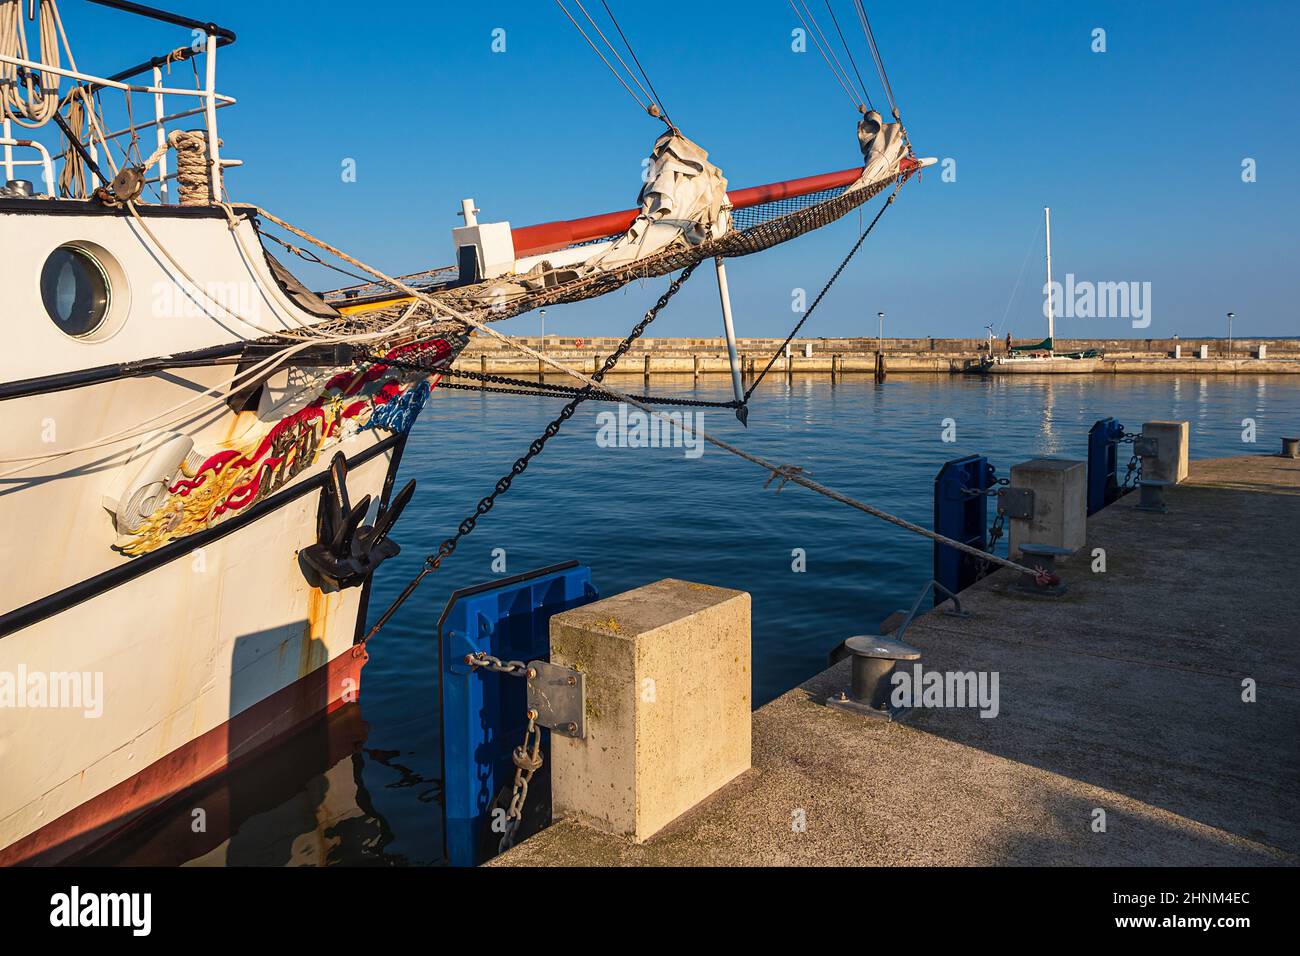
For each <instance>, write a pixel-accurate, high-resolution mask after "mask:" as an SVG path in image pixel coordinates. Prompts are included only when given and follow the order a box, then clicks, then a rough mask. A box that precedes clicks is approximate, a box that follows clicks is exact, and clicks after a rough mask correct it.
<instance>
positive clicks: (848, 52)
mask: <svg viewBox="0 0 1300 956" xmlns="http://www.w3.org/2000/svg"><path fill="white" fill-rule="evenodd" d="M826 12H827V13H829V14H830V15H831V23H833V24H835V32H836V33H838V34H839V35H840V42H841V43H842V44H844V53H845V54H846V55H847V56H848V58H849V64H850V65H851V66H852V67H853V75H854V76H856V77H857V78H858V85H859V86H860V87H862V95H863V96H865V97H866V98H867V107H868V108H869V109H873V110H874V109H875V108H876V106H875V104H874V103H872V102H871V94H870V93H869V92H867V84H866V83H865V82H863V80H862V73H861V72H860V71H859V70H858V61H857V60H855V59H854V58H853V50H851V49H850V48H849V41H848V40H846V39H845V38H844V31H843V30H841V29H840V21H839V18H838V17H836V16H835V10H834V9H833V8H832V7H831V0H826Z"/></svg>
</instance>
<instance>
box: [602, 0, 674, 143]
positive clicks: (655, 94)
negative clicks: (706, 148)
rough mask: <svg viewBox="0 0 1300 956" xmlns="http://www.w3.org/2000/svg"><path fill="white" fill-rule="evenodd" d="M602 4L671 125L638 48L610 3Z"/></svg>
mask: <svg viewBox="0 0 1300 956" xmlns="http://www.w3.org/2000/svg"><path fill="white" fill-rule="evenodd" d="M600 5H601V6H603V7H604V8H605V12H606V13H608V14H609V19H610V22H611V23H613V24H614V29H615V30H617V31H618V35H619V36H620V37H622V38H623V45H624V46H626V47H627V52H628V53H629V54H631V56H632V62H633V63H635V64H636V68H637V69H638V70H640V71H641V76H642V77H643V78H644V79H645V82H646V86H648V87H650V92H651V93H653V94H654V100H655V103H657V104H658V105H659V109H660V110H661V111H662V112H663V114H664V122H665V123H667V124H668V125H669V126H672V125H673V121H672V120H671V119H669V118H668V108H667V107H666V106H664V101H663V99H661V98H660V96H659V91H658V90H656V89H655V85H654V84H653V83H651V82H650V74H648V73H646V71H645V67H643V66H642V65H641V61H640V59H638V58H637V55H636V50H634V49H632V44H631V43H630V42H629V41H628V38H627V35H626V34H625V33H623V28H622V27H621V26H619V25H618V17H616V16H614V11H613V10H611V9H610V8H609V4H608V3H606V2H605V0H600ZM626 65H627V64H624V66H626Z"/></svg>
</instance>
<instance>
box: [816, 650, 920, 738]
mask: <svg viewBox="0 0 1300 956" xmlns="http://www.w3.org/2000/svg"><path fill="white" fill-rule="evenodd" d="M841 646H842V647H843V648H844V650H845V651H847V652H848V654H849V655H850V656H851V659H852V663H851V665H850V667H851V672H850V679H849V690H848V693H845V692H843V691H841V692H840V694H839V696H838V697H832V698H830V699H829V700H827V701H826V703H827V704H828V705H830V706H832V707H836V708H839V709H841V710H848V711H851V712H852V713H857V714H866V715H867V716H870V717H883V718H885V719H886V720H893V719H894V718H895V717H897V716H899V714H900V713H901V711H900V710H898V709H895V708H891V707H890V706H889V694H890V691H891V690H893V687H892V684H891V681H890V677H891V676H892V675H893V673H894V666H895V665H896V664H897V663H898V662H899V661H916V660H920V659H921V652H920V651H919V650H918V649H917V648H915V647H913V646H912V645H910V644H904V643H903V642H902V641H896V640H894V639H893V638H890V637H882V636H878V635H874V634H861V635H858V636H857V637H850V638H849V639H848V640H846V641H845V642H844V643H843V645H841Z"/></svg>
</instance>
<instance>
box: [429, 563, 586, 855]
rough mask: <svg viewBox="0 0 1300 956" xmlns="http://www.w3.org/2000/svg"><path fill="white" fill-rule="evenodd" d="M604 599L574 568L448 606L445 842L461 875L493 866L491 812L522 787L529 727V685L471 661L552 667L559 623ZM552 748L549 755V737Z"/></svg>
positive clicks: (460, 596) (443, 665)
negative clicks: (563, 614)
mask: <svg viewBox="0 0 1300 956" xmlns="http://www.w3.org/2000/svg"><path fill="white" fill-rule="evenodd" d="M599 596H600V595H599V593H598V592H597V591H596V588H595V586H594V585H593V584H592V583H591V569H590V568H587V567H584V566H582V565H580V564H578V562H576V561H569V562H566V563H565V564H557V565H553V566H552V567H548V568H541V569H538V570H536V571H528V572H525V573H524V574H517V575H514V576H512V577H508V578H502V579H500V580H497V581H490V582H486V583H484V584H478V585H474V586H473V587H468V588H462V589H461V590H459V591H456V592H454V593H453V594H452V595H451V597H450V598H449V599H448V601H447V606H446V608H445V609H444V610H443V612H442V617H441V618H439V620H438V671H439V696H440V699H441V712H442V779H443V798H444V808H445V814H446V816H445V821H444V824H445V825H444V830H443V834H444V836H443V839H444V846H445V850H446V855H447V859H448V861H449V862H450V863H451V864H452V865H454V866H475V865H477V864H479V863H481V862H483V860H482V854H481V852H480V846H481V845H482V843H483V836H484V833H485V832H487V828H488V826H489V820H488V815H489V811H490V807H491V803H492V800H493V798H494V797H495V796H496V794H497V792H498V791H499V790H500V789H501V787H503V786H504V785H506V784H507V783H508V782H510V781H511V780H512V779H513V778H514V769H515V768H514V764H513V762H512V761H511V757H510V755H511V751H512V750H513V749H514V748H515V747H516V746H518V745H519V744H520V743H521V742H522V740H523V734H524V728H525V726H526V725H527V722H528V721H527V717H526V716H525V713H524V711H525V702H526V689H525V686H524V681H523V680H521V679H520V678H518V677H511V676H509V675H505V674H498V673H493V672H485V671H482V670H475V669H473V668H470V667H469V666H467V665H466V664H465V656H466V655H467V654H474V653H477V652H479V651H486V652H487V653H488V654H491V655H492V656H493V657H498V658H501V659H502V660H520V661H525V662H527V661H530V660H549V658H550V652H551V640H550V630H549V628H550V620H551V615H553V614H557V613H559V612H560V611H566V610H568V609H569V608H573V607H578V606H579V605H582V604H588V603H590V602H592V601H594V600H596V599H597V598H599ZM543 747H544V748H549V733H548V734H545V735H544V736H543ZM547 755H548V757H549V750H548V749H547ZM547 766H549V760H548V762H547Z"/></svg>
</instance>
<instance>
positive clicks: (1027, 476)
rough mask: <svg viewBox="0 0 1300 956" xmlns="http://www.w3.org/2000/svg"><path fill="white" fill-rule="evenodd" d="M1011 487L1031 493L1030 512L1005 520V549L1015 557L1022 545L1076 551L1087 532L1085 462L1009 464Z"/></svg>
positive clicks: (1045, 460)
mask: <svg viewBox="0 0 1300 956" xmlns="http://www.w3.org/2000/svg"><path fill="white" fill-rule="evenodd" d="M1011 487H1012V488H1028V489H1030V490H1031V491H1033V493H1034V502H1033V514H1032V516H1030V517H1028V518H1022V517H1016V516H1015V515H1014V514H1013V515H1011V516H1009V518H1008V520H1007V529H1008V530H1007V548H1008V551H1009V553H1010V555H1011V557H1012V558H1013V559H1014V558H1015V557H1016V556H1017V555H1019V553H1020V546H1021V545H1022V544H1046V545H1054V546H1056V547H1058V548H1068V549H1069V550H1070V551H1071V552H1074V551H1078V550H1079V549H1080V548H1082V547H1083V546H1084V544H1085V543H1086V541H1087V533H1088V463H1087V462H1086V461H1075V460H1072V459H1065V458H1034V459H1031V460H1030V461H1026V462H1023V463H1022V464H1019V465H1012V466H1011Z"/></svg>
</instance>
